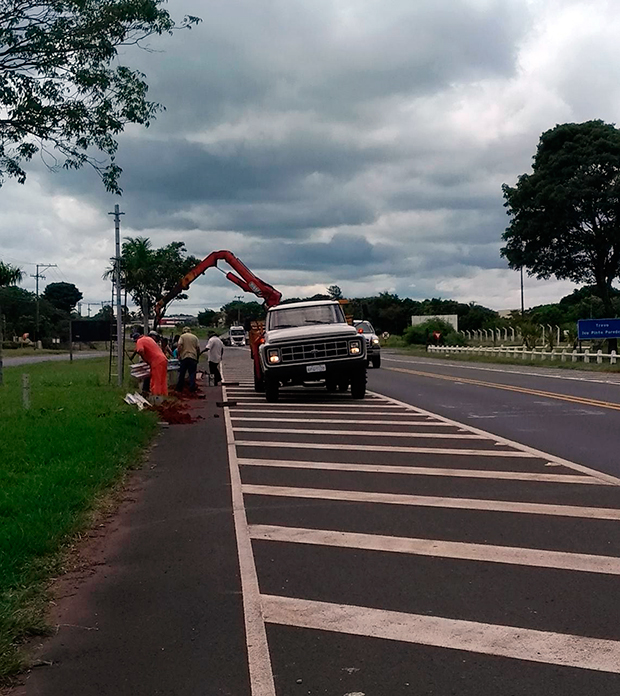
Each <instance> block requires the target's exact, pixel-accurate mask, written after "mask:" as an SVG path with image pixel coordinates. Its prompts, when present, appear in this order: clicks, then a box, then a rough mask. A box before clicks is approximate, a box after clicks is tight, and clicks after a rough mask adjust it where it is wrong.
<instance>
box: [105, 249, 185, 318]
mask: <svg viewBox="0 0 620 696" xmlns="http://www.w3.org/2000/svg"><path fill="white" fill-rule="evenodd" d="M198 262H199V259H198V258H196V257H195V256H191V255H188V254H187V251H186V249H185V244H184V243H183V242H171V243H170V244H167V245H166V246H165V247H160V248H159V249H156V248H153V245H152V244H151V240H150V239H148V238H147V237H127V239H125V241H124V242H123V246H122V252H121V286H122V287H123V289H125V290H126V291H127V292H128V293H129V295H130V296H131V299H132V300H133V301H134V302H135V303H136V304H137V305H138V306H139V307H141V308H142V310H143V313H144V315H145V317H148V315H149V311H150V309H151V308H152V307H153V305H154V304H155V303H156V302H157V301H158V300H159V299H160V298H161V297H162V296H163V295H165V294H166V293H167V292H168V291H169V290H172V288H173V287H174V286H175V285H176V284H177V283H178V282H179V281H180V280H181V278H182V277H183V276H184V275H186V274H187V272H188V271H190V270H191V269H192V268H194V266H196V265H197V264H198ZM113 274H114V259H112V266H111V268H109V269H108V270H107V271H106V273H105V277H106V278H111V277H112V276H113ZM186 298H187V295H183V294H181V295H179V296H178V297H176V298H175V299H177V300H183V299H186Z"/></svg>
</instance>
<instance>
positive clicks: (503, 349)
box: [428, 346, 618, 365]
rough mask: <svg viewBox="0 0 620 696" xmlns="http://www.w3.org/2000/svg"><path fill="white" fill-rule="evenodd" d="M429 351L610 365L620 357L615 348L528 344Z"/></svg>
mask: <svg viewBox="0 0 620 696" xmlns="http://www.w3.org/2000/svg"><path fill="white" fill-rule="evenodd" d="M428 352H429V353H444V354H454V353H459V354H466V355H494V356H498V357H505V358H514V359H517V360H518V359H521V360H528V359H529V360H531V361H534V360H547V359H549V360H559V361H561V362H580V361H582V362H584V363H592V362H595V363H598V364H599V365H601V364H603V363H604V362H605V361H609V364H610V365H615V364H616V362H617V359H618V356H617V354H616V351H615V350H612V351H611V353H603V351H602V350H597V351H596V352H595V353H592V352H590V351H589V350H588V349H587V348H586V350H585V351H579V350H577V349H575V350H572V351H571V350H566V348H564V349H563V350H556V349H551V350H545V349H544V348H541V349H540V350H536V349H535V348H534V349H533V350H528V349H527V346H522V347H520V348H514V347H513V348H511V347H508V346H499V347H497V346H496V347H490V346H467V347H463V346H428Z"/></svg>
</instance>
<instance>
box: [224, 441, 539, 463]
mask: <svg viewBox="0 0 620 696" xmlns="http://www.w3.org/2000/svg"><path fill="white" fill-rule="evenodd" d="M235 444H236V445H237V447H261V448H264V447H280V448H286V449H317V450H320V449H324V450H348V451H354V452H358V451H359V450H360V445H359V444H358V443H355V444H349V445H347V444H346V443H333V444H324V443H321V442H266V441H265V442H263V441H262V440H257V441H254V440H237V441H236V442H235ZM363 449H364V452H408V453H411V454H458V455H462V456H470V457H516V458H517V459H539V458H540V457H538V456H537V455H535V454H530V453H529V452H521V451H519V450H500V449H488V450H474V449H465V448H463V449H448V448H446V447H399V446H398V445H391V446H388V445H367V444H365V445H364V446H363Z"/></svg>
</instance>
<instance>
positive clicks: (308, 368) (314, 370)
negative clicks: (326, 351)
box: [306, 365, 327, 372]
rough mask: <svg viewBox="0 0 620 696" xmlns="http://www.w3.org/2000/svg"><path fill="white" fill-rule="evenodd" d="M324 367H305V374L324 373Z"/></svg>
mask: <svg viewBox="0 0 620 696" xmlns="http://www.w3.org/2000/svg"><path fill="white" fill-rule="evenodd" d="M326 370H327V368H326V367H325V365H306V372H325V371H326Z"/></svg>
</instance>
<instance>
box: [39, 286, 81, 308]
mask: <svg viewBox="0 0 620 696" xmlns="http://www.w3.org/2000/svg"><path fill="white" fill-rule="evenodd" d="M42 297H44V298H45V299H46V300H47V301H48V302H49V303H50V304H52V305H53V306H54V307H56V308H57V309H60V310H62V311H63V312H72V311H73V310H74V309H75V305H76V304H77V303H78V302H79V301H80V300H81V299H82V297H84V295H82V293H81V292H80V291H79V290H78V289H77V287H76V286H75V285H74V284H73V283H49V284H48V285H47V286H46V287H45V291H44V292H43V295H42Z"/></svg>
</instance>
